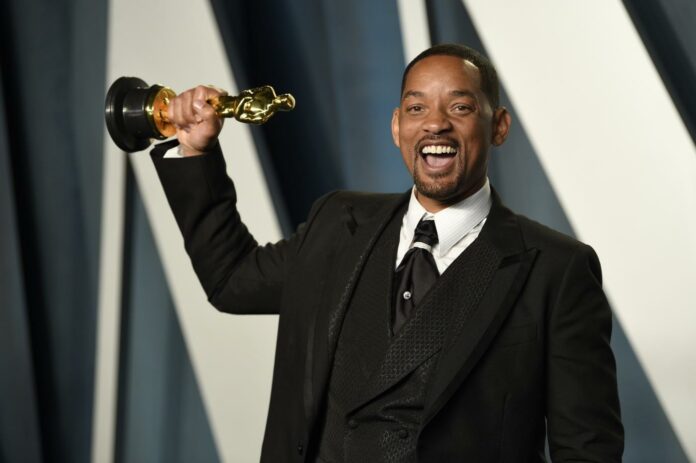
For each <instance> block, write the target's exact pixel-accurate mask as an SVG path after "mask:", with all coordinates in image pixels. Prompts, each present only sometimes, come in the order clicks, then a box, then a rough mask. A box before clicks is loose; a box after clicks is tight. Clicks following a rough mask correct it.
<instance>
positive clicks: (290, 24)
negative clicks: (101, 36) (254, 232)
mask: <svg viewBox="0 0 696 463" xmlns="http://www.w3.org/2000/svg"><path fill="white" fill-rule="evenodd" d="M211 2H212V5H213V7H214V10H215V13H216V16H217V19H218V23H219V25H220V30H221V33H222V36H223V40H224V42H225V46H226V49H227V52H228V55H229V57H230V62H231V65H232V70H233V71H234V74H235V78H236V81H237V83H238V85H239V86H240V87H242V88H244V87H250V86H257V85H260V84H265V83H271V84H273V85H274V86H275V87H276V88H277V89H278V90H282V91H291V92H292V93H293V94H294V95H295V96H296V97H297V108H296V109H295V110H294V111H293V112H292V113H289V114H287V115H283V117H282V118H280V117H279V118H276V119H274V120H272V121H271V122H270V123H268V124H266V125H264V126H263V127H260V128H255V129H253V131H254V136H255V141H256V145H257V148H258V149H259V150H260V152H261V154H262V156H263V159H264V161H265V162H264V166H265V168H266V175H267V176H268V178H269V179H270V181H271V183H272V192H273V193H274V198H275V202H276V205H277V206H280V207H279V209H280V211H279V212H281V213H283V207H282V206H285V208H287V209H286V210H287V213H288V214H287V217H288V218H289V224H290V227H287V226H286V227H284V229H285V232H286V233H287V232H288V230H289V229H292V228H294V226H295V225H297V224H298V223H300V222H302V221H303V220H304V219H305V218H306V214H307V211H308V210H309V207H310V205H311V204H312V202H313V201H314V200H315V199H317V198H318V197H319V196H320V195H321V194H323V193H326V192H327V191H330V190H333V189H338V188H350V189H358V190H371V191H402V190H405V189H407V188H408V187H409V185H410V180H409V177H408V175H407V173H406V170H405V169H404V167H403V165H402V163H401V157H400V156H399V154H398V151H397V150H396V148H395V147H394V146H393V144H392V142H391V135H390V131H389V130H390V129H389V124H390V119H391V111H392V110H393V108H394V107H396V106H397V105H398V101H399V82H400V79H401V71H402V70H403V67H404V63H403V51H402V47H401V36H400V32H399V21H398V14H397V10H396V3H395V2H374V1H370V0H358V1H352V2H335V1H330V0H300V1H293V2H287V1H282V0H270V1H266V2H245V1H242V0H235V1H221V0H211ZM285 225H287V223H286V224H285Z"/></svg>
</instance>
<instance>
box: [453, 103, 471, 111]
mask: <svg viewBox="0 0 696 463" xmlns="http://www.w3.org/2000/svg"><path fill="white" fill-rule="evenodd" d="M454 110H455V111H457V112H460V113H461V112H466V113H468V112H471V111H473V110H474V108H472V107H471V106H469V105H466V104H458V105H455V106H454Z"/></svg>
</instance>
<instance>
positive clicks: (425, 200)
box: [416, 177, 486, 214]
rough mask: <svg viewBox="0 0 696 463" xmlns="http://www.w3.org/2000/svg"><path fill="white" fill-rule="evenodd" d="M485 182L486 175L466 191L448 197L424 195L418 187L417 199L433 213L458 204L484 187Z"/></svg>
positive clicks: (424, 207)
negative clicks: (437, 197) (439, 197)
mask: <svg viewBox="0 0 696 463" xmlns="http://www.w3.org/2000/svg"><path fill="white" fill-rule="evenodd" d="M485 184H486V177H484V178H483V179H482V180H481V181H479V182H477V183H476V184H475V185H473V186H472V187H471V188H468V189H466V190H465V191H463V192H461V193H457V194H455V195H454V196H451V197H449V198H446V199H436V198H431V197H429V196H426V195H424V194H423V193H421V192H420V191H418V189H416V199H417V200H418V202H419V203H420V205H421V206H423V209H425V210H426V211H428V212H430V213H431V214H436V213H438V212H440V211H441V210H443V209H447V208H448V207H450V206H451V205H453V204H457V203H458V202H459V201H463V200H465V199H466V198H468V197H469V196H471V195H473V194H474V193H476V192H477V191H479V190H480V189H481V188H483V185H485Z"/></svg>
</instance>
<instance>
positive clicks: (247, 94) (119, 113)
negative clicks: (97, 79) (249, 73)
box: [105, 77, 295, 152]
mask: <svg viewBox="0 0 696 463" xmlns="http://www.w3.org/2000/svg"><path fill="white" fill-rule="evenodd" d="M175 96H176V93H174V91H173V90H172V89H170V88H169V87H163V86H161V85H152V86H148V85H147V84H146V83H145V82H144V81H143V80H141V79H138V78H137V77H121V78H119V79H117V80H116V81H115V82H114V83H113V84H112V85H111V87H109V91H108V93H107V94H106V107H105V118H106V126H107V128H108V130H109V135H111V138H112V139H113V141H114V143H116V145H118V147H119V148H121V149H122V150H123V151H126V152H134V151H141V150H144V149H145V148H147V147H148V146H150V143H152V139H153V138H154V139H157V140H164V139H165V138H169V137H172V136H174V135H175V134H176V128H175V127H174V126H173V125H172V124H171V123H170V122H169V118H168V116H167V110H168V108H169V102H170V101H171V100H172V98H174V97H175ZM208 103H209V104H210V105H211V106H212V107H213V108H214V109H215V112H216V113H217V115H218V116H220V117H234V118H235V119H237V120H238V121H240V122H244V123H247V124H263V123H265V122H266V121H268V119H270V118H271V116H273V115H274V114H275V113H276V112H277V111H290V110H292V109H293V108H294V107H295V98H294V97H293V96H292V95H290V94H289V93H284V94H282V95H276V92H275V90H274V89H273V87H271V86H270V85H264V86H262V87H256V88H252V89H249V90H244V91H243V92H242V93H240V94H239V95H237V96H231V95H221V96H218V97H215V98H211V99H210V100H208Z"/></svg>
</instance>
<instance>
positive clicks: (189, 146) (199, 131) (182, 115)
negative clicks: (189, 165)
mask: <svg viewBox="0 0 696 463" xmlns="http://www.w3.org/2000/svg"><path fill="white" fill-rule="evenodd" d="M226 94H227V93H226V92H224V91H222V90H220V89H217V88H215V87H208V86H204V85H199V86H198V87H196V88H192V89H190V90H186V91H185V92H182V93H181V94H179V95H177V96H176V97H175V98H174V99H172V100H171V101H170V102H169V108H168V114H167V115H168V117H169V121H170V122H171V123H172V124H174V127H176V137H177V138H178V139H179V144H180V145H181V153H182V154H183V155H184V156H196V155H199V154H203V153H205V152H206V151H209V150H210V148H212V147H213V146H214V145H215V143H216V141H217V137H218V135H219V134H220V130H222V124H223V121H224V119H222V118H220V117H218V116H217V114H216V113H215V110H214V109H213V107H212V106H210V104H208V103H207V100H209V99H211V98H214V97H217V96H221V95H226Z"/></svg>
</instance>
